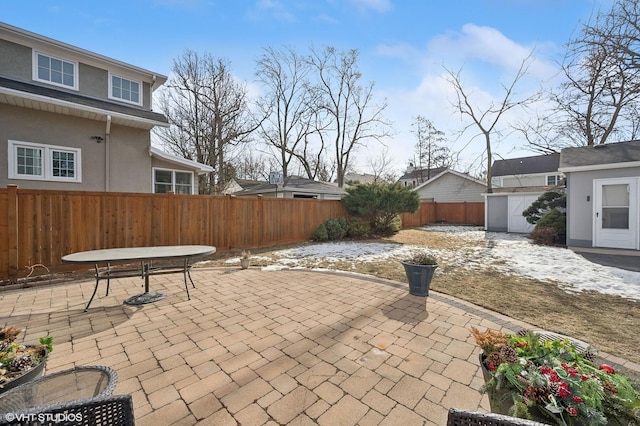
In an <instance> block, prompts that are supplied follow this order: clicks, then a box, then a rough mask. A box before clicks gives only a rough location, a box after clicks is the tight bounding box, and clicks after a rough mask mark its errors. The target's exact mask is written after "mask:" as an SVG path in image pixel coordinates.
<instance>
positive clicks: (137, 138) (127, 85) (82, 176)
mask: <svg viewBox="0 0 640 426" xmlns="http://www.w3.org/2000/svg"><path fill="white" fill-rule="evenodd" d="M166 80H167V77H165V76H163V75H161V74H158V73H155V72H153V71H148V70H145V69H142V68H139V67H136V66H134V65H130V64H126V63H124V62H120V61H117V60H115V59H111V58H108V57H105V56H102V55H99V54H97V53H93V52H89V51H87V50H83V49H80V48H77V47H74V46H71V45H68V44H65V43H62V42H59V41H56V40H53V39H50V38H47V37H44V36H41V35H38V34H34V33H31V32H29V31H25V30H22V29H20V28H16V27H13V26H11V25H7V24H5V23H1V22H0V152H3V153H5V154H6V160H0V186H6V185H9V184H15V185H18V186H20V187H23V188H36V189H60V190H84V191H117V192H146V193H149V192H168V191H173V192H176V193H184V194H192V193H195V192H197V179H196V177H197V174H198V173H206V172H210V171H212V168H211V167H208V166H206V165H203V164H199V163H196V162H193V161H190V160H186V159H184V158H178V157H175V156H172V155H169V154H166V153H163V152H162V151H160V150H158V149H152V147H151V129H152V128H153V127H155V126H165V127H166V126H168V125H169V124H168V122H167V118H166V117H165V116H164V115H162V114H158V113H156V112H154V111H152V105H153V100H152V96H153V92H154V90H156V89H157V88H158V87H160V86H161V85H162V84H163V83H164V82H165V81H166ZM3 157H4V155H3Z"/></svg>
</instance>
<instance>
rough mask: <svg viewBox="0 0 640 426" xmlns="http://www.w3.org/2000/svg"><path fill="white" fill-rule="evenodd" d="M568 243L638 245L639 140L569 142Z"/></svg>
mask: <svg viewBox="0 0 640 426" xmlns="http://www.w3.org/2000/svg"><path fill="white" fill-rule="evenodd" d="M560 171H561V172H563V173H564V174H565V175H566V176H567V245H568V246H570V247H610V248H620V249H632V250H640V141H630V142H619V143H608V144H605V145H595V146H584V147H578V148H565V149H563V150H562V152H561V154H560Z"/></svg>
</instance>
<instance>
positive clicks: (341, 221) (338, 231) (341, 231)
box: [324, 217, 348, 241]
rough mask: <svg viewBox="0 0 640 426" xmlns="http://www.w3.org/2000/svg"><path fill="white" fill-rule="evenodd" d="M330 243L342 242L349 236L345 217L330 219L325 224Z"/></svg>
mask: <svg viewBox="0 0 640 426" xmlns="http://www.w3.org/2000/svg"><path fill="white" fill-rule="evenodd" d="M324 226H325V228H326V230H327V238H328V239H329V241H335V240H341V239H343V238H344V237H345V236H346V235H347V230H348V228H347V221H346V219H345V218H344V217H341V218H338V219H329V220H327V221H326V222H325V223H324Z"/></svg>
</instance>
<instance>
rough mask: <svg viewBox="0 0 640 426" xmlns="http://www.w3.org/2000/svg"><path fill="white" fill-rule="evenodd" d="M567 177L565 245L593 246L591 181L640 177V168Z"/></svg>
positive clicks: (596, 171) (571, 173) (598, 171)
mask: <svg viewBox="0 0 640 426" xmlns="http://www.w3.org/2000/svg"><path fill="white" fill-rule="evenodd" d="M566 175H567V214H568V216H567V244H568V245H570V246H576V247H585V246H587V247H591V246H592V245H593V215H594V206H593V195H594V194H593V181H594V179H609V178H621V177H637V176H640V167H635V168H621V169H607V170H595V171H584V172H568V173H566Z"/></svg>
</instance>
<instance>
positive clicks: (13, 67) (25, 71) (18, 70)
mask: <svg viewBox="0 0 640 426" xmlns="http://www.w3.org/2000/svg"><path fill="white" fill-rule="evenodd" d="M31 56H32V50H31V48H30V47H27V46H22V45H19V44H16V43H12V42H10V41H8V40H0V58H11V60H10V61H0V75H2V76H5V77H10V78H13V79H15V80H21V81H31V78H32V75H33V74H32V73H33V71H32V68H31Z"/></svg>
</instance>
